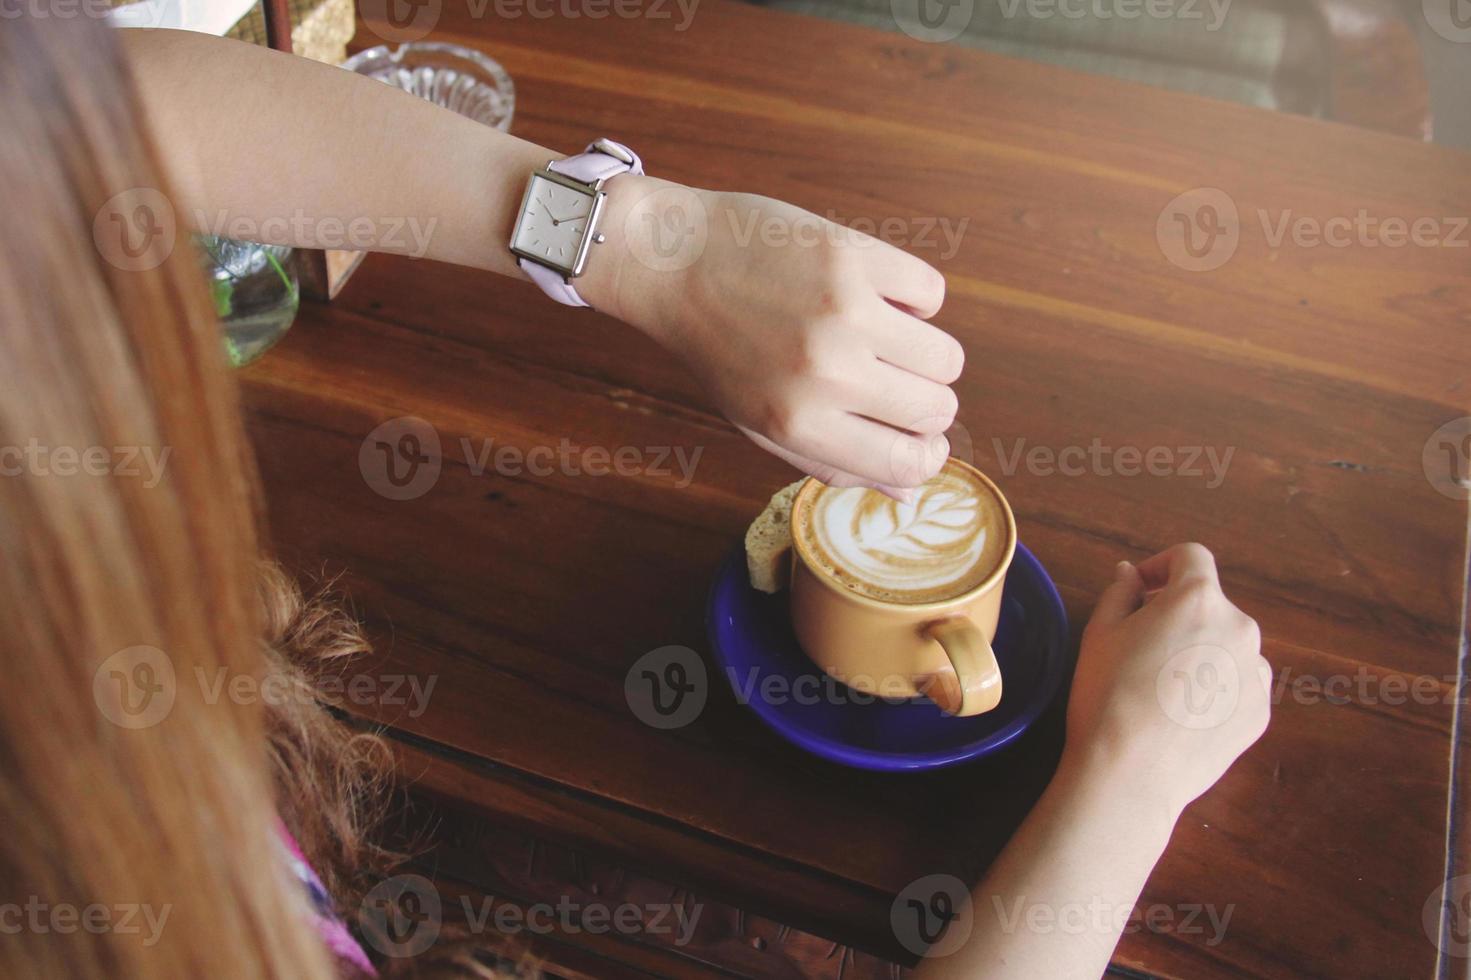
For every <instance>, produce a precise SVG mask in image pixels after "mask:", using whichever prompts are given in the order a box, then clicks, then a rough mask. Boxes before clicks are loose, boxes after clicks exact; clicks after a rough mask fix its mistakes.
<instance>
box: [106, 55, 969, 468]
mask: <svg viewBox="0 0 1471 980" xmlns="http://www.w3.org/2000/svg"><path fill="white" fill-rule="evenodd" d="M123 33H124V35H125V43H126V47H127V51H128V54H129V58H130V60H131V61H132V63H133V71H134V74H135V76H136V78H137V81H138V84H139V86H140V89H141V93H142V97H143V101H144V103H145V105H146V112H147V116H148V122H149V124H150V128H151V129H152V130H153V132H154V135H155V137H156V142H157V144H158V145H159V148H160V150H161V152H163V154H164V155H165V156H166V158H167V161H168V165H169V169H170V170H171V172H172V178H173V180H172V183H173V185H174V188H175V193H176V195H177V200H175V201H174V202H173V205H174V210H175V214H176V215H177V216H178V220H179V221H180V222H181V224H182V225H183V226H185V227H189V228H192V229H194V230H197V231H205V232H210V233H213V234H220V235H223V236H225V237H228V238H243V239H247V240H255V241H265V242H271V243H274V244H282V245H296V246H308V247H320V246H322V245H324V244H331V245H343V244H348V245H349V246H350V247H356V248H362V249H376V250H383V251H393V252H401V253H408V254H414V255H419V256H421V257H428V258H432V259H439V260H442V261H445V262H454V263H458V264H461V265H467V266H473V267H476V268H480V269H488V270H491V271H493V272H498V273H502V274H505V275H513V276H519V275H521V274H522V273H521V272H520V270H519V269H518V268H517V266H516V265H515V263H514V262H513V261H512V256H511V253H510V251H509V249H508V248H507V242H508V241H509V239H510V235H511V229H512V226H513V225H514V223H515V215H516V211H517V209H518V208H519V206H520V200H521V195H522V192H523V189H524V187H525V184H526V179H527V177H528V175H529V174H530V172H531V171H532V170H534V169H536V168H539V167H541V166H543V165H545V164H546V162H547V161H548V160H549V159H551V158H554V157H558V156H561V154H556V153H553V152H552V151H550V150H547V149H545V148H543V147H539V146H536V145H534V144H531V143H528V142H526V141H525V140H521V139H517V138H515V137H513V136H509V135H507V134H505V133H501V132H499V131H497V130H494V129H491V128H490V127H488V126H483V125H480V124H478V123H475V122H472V121H470V120H468V119H465V118H462V117H460V116H458V115H456V114H455V113H453V112H450V111H448V110H445V109H442V108H439V107H437V106H434V105H432V104H430V103H428V102H424V101H422V100H420V99H417V98H415V97H413V96H411V95H408V94H405V93H403V92H399V91H396V90H394V89H393V88H391V87H390V86H387V85H384V84H382V83H380V82H377V81H374V80H372V79H368V78H363V77H361V76H358V75H354V74H352V73H350V72H346V71H343V70H341V69H339V68H335V67H332V66H329V65H322V64H318V63H316V62H311V61H307V60H305V59H302V58H295V57H292V56H290V55H284V54H280V53H278V52H275V51H270V50H267V49H265V48H260V47H257V46H255V45H250V44H244V43H240V42H234V41H227V40H223V39H220V38H215V37H209V36H206V35H201V34H192V33H187V32H182V31H165V30H152V31H145V30H134V31H125V32H123ZM604 135H607V136H613V137H616V136H617V134H616V133H608V134H604V133H588V134H587V139H589V140H591V139H593V138H596V137H598V136H604ZM576 149H577V150H580V149H581V147H580V146H579V147H577V148H576ZM607 194H608V197H607V200H606V202H605V207H604V212H603V218H602V220H601V224H600V226H599V229H600V231H602V232H603V233H605V235H606V237H607V240H606V241H605V242H604V243H602V244H598V245H594V246H593V252H592V254H591V257H590V258H589V260H588V267H587V272H586V273H585V274H584V275H583V277H582V278H580V279H578V281H577V286H578V290H579V292H580V293H581V294H582V295H583V297H584V298H586V299H587V300H588V301H589V302H590V303H592V305H593V306H595V307H596V308H598V309H600V310H602V311H604V312H606V313H609V314H611V315H613V316H615V317H617V318H619V319H620V320H623V321H624V322H626V323H628V324H630V325H631V326H633V327H635V328H637V329H639V330H642V331H643V332H645V333H647V334H648V335H649V336H651V337H653V338H654V339H655V340H657V341H659V342H660V343H661V344H663V345H664V346H665V347H667V348H669V349H670V350H672V351H674V352H675V353H677V354H678V355H679V356H680V357H681V358H682V359H683V360H684V361H685V362H686V363H687V364H688V365H689V367H690V369H691V370H692V371H693V372H694V373H695V374H696V375H697V377H698V378H699V379H700V381H701V382H702V383H703V386H704V388H705V390H707V391H708V392H709V393H710V396H711V398H712V400H713V401H714V402H715V403H716V404H717V405H718V406H719V408H720V409H721V411H722V412H723V413H724V414H725V416H726V417H727V418H729V419H730V420H731V421H732V422H733V423H735V424H736V426H737V427H738V428H740V429H741V431H743V432H745V433H746V434H747V435H749V436H750V437H751V438H752V439H753V440H754V441H755V442H756V443H757V444H758V445H760V446H761V447H762V448H764V449H767V450H768V451H770V452H772V453H774V454H776V455H777V456H780V457H781V458H782V459H784V460H786V461H788V462H789V463H791V464H793V465H794V466H797V467H798V468H800V469H802V470H804V471H806V472H807V473H810V474H812V475H814V476H816V477H818V478H819V479H822V480H824V481H826V482H828V483H835V484H843V485H863V486H876V487H879V488H880V489H883V490H884V491H885V492H888V493H893V494H895V495H899V496H902V495H903V494H904V493H906V491H905V490H904V489H903V488H909V487H915V486H918V485H919V484H920V483H922V482H924V481H925V480H926V479H928V478H929V477H931V476H933V475H934V474H935V473H937V472H938V471H939V469H940V467H941V466H942V465H943V463H944V461H945V457H946V456H947V455H948V453H949V444H948V442H947V441H946V440H945V437H944V435H943V433H944V432H945V430H946V429H948V428H949V427H950V425H951V422H952V421H953V420H954V418H955V413H956V408H957V404H956V399H955V395H954V393H953V392H952V391H951V390H950V389H949V387H948V386H949V385H950V384H951V383H953V382H954V381H955V380H956V378H957V377H958V376H959V374H960V371H961V367H962V365H963V363H964V359H965V354H964V351H963V350H962V349H961V347H960V345H959V343H957V342H956V341H955V339H954V338H953V337H950V336H949V335H948V334H946V333H945V332H944V331H942V330H940V329H938V328H937V327H935V326H933V325H931V324H929V323H926V322H925V320H927V319H928V318H929V317H931V316H933V315H934V314H935V313H936V312H937V311H938V310H939V308H940V304H941V302H942V301H943V299H944V294H945V282H944V279H943V278H942V277H941V276H940V273H939V272H937V271H936V270H935V269H934V268H932V267H931V266H930V265H929V264H928V263H926V262H924V261H922V260H920V259H919V258H916V257H915V256H913V255H910V254H908V253H906V252H904V251H901V250H900V249H897V248H895V247H893V246H891V245H888V244H887V243H885V242H882V241H879V240H877V239H874V238H872V237H870V236H867V235H862V234H860V233H857V232H850V231H848V230H846V229H842V228H840V227H838V226H837V225H835V224H833V223H832V222H830V221H827V220H826V219H823V218H820V217H818V216H817V215H815V214H811V213H809V212H807V211H803V210H802V209H800V208H796V207H793V206H792V205H790V204H786V203H783V202H781V201H776V200H772V199H770V198H766V197H759V196H757V195H753V194H738V193H729V192H716V191H708V190H699V189H694V188H687V187H682V186H680V185H678V184H673V183H671V182H669V181H664V180H659V179H657V178H654V177H647V176H635V175H632V174H626V175H623V176H619V177H614V178H613V179H611V180H610V181H609V182H608V184H607ZM772 227H776V228H777V229H778V231H780V232H782V233H781V234H779V235H776V236H766V235H756V236H754V237H752V236H751V235H750V234H749V229H751V228H762V229H769V228H772ZM354 229H355V230H356V232H357V233H358V234H356V235H355V236H354V237H353V238H352V239H351V240H350V242H347V243H344V242H343V240H342V238H341V235H342V233H343V232H344V230H345V231H347V232H349V233H352V232H353V231H354ZM670 229H674V230H675V231H676V234H674V235H673V237H672V239H667V240H666V238H667V236H668V235H669V232H670ZM329 234H330V235H332V236H333V239H334V240H333V241H330V242H328V241H326V240H325V239H326V236H327V235H329ZM671 242H672V246H673V248H672V250H671V248H670V245H671Z"/></svg>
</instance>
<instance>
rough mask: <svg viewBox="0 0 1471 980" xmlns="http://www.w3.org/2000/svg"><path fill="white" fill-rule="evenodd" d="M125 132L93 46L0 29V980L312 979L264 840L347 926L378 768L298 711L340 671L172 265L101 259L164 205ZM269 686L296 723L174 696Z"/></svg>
mask: <svg viewBox="0 0 1471 980" xmlns="http://www.w3.org/2000/svg"><path fill="white" fill-rule="evenodd" d="M142 120H143V115H142V113H141V112H140V111H139V107H138V105H137V98H136V95H135V91H134V87H133V85H132V83H131V81H130V78H129V74H128V71H127V66H126V65H125V63H124V61H123V55H122V54H121V52H120V50H119V46H118V44H117V43H116V39H115V38H114V37H113V36H112V32H111V30H110V29H109V28H106V27H104V26H102V25H100V24H98V23H96V22H91V23H89V22H88V20H87V18H85V17H78V18H73V19H70V20H60V19H55V18H52V19H49V20H41V19H35V18H30V17H21V18H18V19H14V20H11V21H8V22H7V23H6V24H5V26H4V27H3V29H0V215H3V216H4V221H5V225H6V227H5V231H4V233H3V234H0V664H3V666H4V673H3V675H0V684H3V688H0V697H3V701H4V708H3V710H0V822H3V826H4V833H3V834H0V903H4V904H5V905H7V906H14V907H16V908H17V909H19V910H22V912H21V913H20V914H26V913H24V911H23V910H26V909H29V908H31V907H35V908H37V909H39V910H41V911H39V912H38V913H37V914H36V916H35V917H33V918H28V919H27V920H26V922H25V923H24V925H23V927H22V928H21V930H20V931H19V932H17V933H15V934H13V935H7V936H5V937H4V940H3V941H0V976H4V977H7V978H31V977H68V978H75V980H90V978H98V980H101V978H119V977H142V976H148V977H191V978H192V977H204V976H231V977H242V978H248V977H260V978H266V977H294V978H295V977H299V978H305V980H311V978H327V977H336V976H338V975H339V971H340V969H341V966H340V965H339V964H338V963H336V962H334V960H333V959H332V957H331V956H330V955H329V954H328V952H327V951H326V949H325V948H324V946H323V944H322V942H321V940H320V938H319V937H318V935H317V933H316V931H315V930H314V928H313V926H312V924H311V920H310V917H309V913H308V908H307V900H306V896H305V893H304V890H303V889H302V888H301V886H300V884H299V883H298V882H297V881H295V880H294V879H292V878H290V877H289V873H288V870H287V866H286V862H285V860H284V859H283V853H282V850H281V845H280V842H279V841H278V840H277V839H275V837H276V834H277V829H276V828H277V824H276V821H277V819H278V818H279V819H280V820H281V821H282V822H283V823H284V824H285V825H286V827H287V828H288V829H289V830H290V831H291V832H292V833H293V834H294V835H295V837H296V838H297V840H298V841H299V842H300V844H301V846H302V848H303V850H304V852H305V853H306V855H307V857H308V858H309V860H311V861H312V863H313V865H314V866H315V867H316V869H317V870H318V872H319V874H320V875H321V876H322V877H323V879H324V883H325V885H326V887H327V888H328V890H329V891H330V892H331V893H332V895H333V896H335V898H336V900H337V903H338V905H339V908H340V911H342V912H344V913H349V918H350V913H351V912H352V911H354V910H355V908H356V904H355V903H356V901H357V899H358V898H359V897H360V896H361V894H362V893H363V891H365V890H366V889H367V888H369V887H370V886H371V884H372V883H373V882H375V881H376V880H377V879H378V878H379V877H380V876H381V875H382V874H383V873H384V872H385V871H386V869H387V868H388V866H389V862H390V861H391V860H392V859H393V855H391V854H390V853H389V852H387V851H384V850H382V849H380V848H378V847H377V846H376V845H374V844H373V843H371V837H370V834H371V832H372V831H373V829H374V822H375V820H376V818H377V816H378V815H379V814H380V813H381V810H382V805H383V804H382V801H383V799H384V796H385V794H384V786H385V772H386V762H387V757H386V751H385V750H384V749H383V747H382V745H381V744H380V743H379V742H378V740H377V739H375V738H373V737H371V736H368V735H363V734H358V733H355V732H354V731H352V730H350V729H348V728H347V727H346V726H344V725H342V724H340V723H339V722H338V721H336V720H335V719H334V718H333V717H332V716H331V715H330V714H328V713H327V712H326V711H325V710H324V709H323V708H322V707H321V706H320V705H319V704H317V703H316V701H315V700H314V699H313V697H312V696H311V695H312V692H313V690H314V688H313V674H314V672H316V671H318V670H320V669H324V668H325V669H331V664H332V663H334V662H340V661H341V658H343V657H349V656H352V655H354V654H356V653H358V652H360V651H362V650H363V649H364V646H365V645H364V643H363V640H362V636H361V634H360V633H359V632H358V630H357V628H356V626H355V624H354V623H353V622H352V620H351V619H349V618H348V617H347V616H346V615H344V614H343V612H342V611H341V610H340V609H339V608H338V607H337V606H335V605H333V604H331V603H330V602H328V601H324V600H321V599H317V600H313V601H307V600H305V599H303V597H302V596H301V594H300V593H299V592H298V591H297V590H296V588H295V586H294V585H293V584H292V583H291V582H290V581H289V579H287V578H286V576H285V575H284V574H283V573H281V572H280V570H279V569H277V568H275V567H274V566H272V565H270V564H269V563H263V562H262V560H261V557H260V534H259V531H258V527H259V520H260V515H259V513H258V507H257V504H256V500H257V481H256V476H255V471H254V466H253V461H252V459H251V455H250V452H249V448H248V445H247V442H246V437H245V433H244V431H243V426H242V421H241V414H240V405H239V398H238V393H237V389H236V383H235V379H234V377H233V375H232V374H231V373H230V371H229V369H228V367H227V365H226V361H225V357H224V353H223V350H222V343H221V338H220V333H219V326H218V324H217V323H216V321H215V319H214V315H213V311H212V309H211V304H210V301H209V298H208V296H207V293H206V290H205V287H204V281H203V276H202V273H201V270H200V267H199V262H198V259H197V257H196V256H195V255H194V253H193V250H192V249H191V248H190V247H189V244H188V241H187V239H184V238H182V236H181V237H180V240H179V241H177V242H175V243H174V245H173V247H172V248H171V249H169V248H166V247H165V248H163V249H162V251H160V253H159V254H157V255H152V256H149V255H146V254H144V253H143V252H137V253H135V252H132V251H129V252H125V253H121V254H119V253H116V252H115V251H114V250H113V249H112V248H110V247H107V245H106V235H107V234H108V233H109V229H108V228H107V227H106V221H107V220H108V218H109V216H110V215H114V214H117V213H118V212H119V209H118V207H117V206H116V203H117V200H118V199H117V197H116V195H118V194H119V193H125V194H129V193H130V194H131V195H132V197H125V198H124V200H125V201H128V200H135V199H136V200H142V199H145V198H146V197H147V195H149V194H158V195H160V196H161V197H162V199H164V200H166V199H167V197H168V182H167V180H166V179H165V175H164V172H163V168H162V166H161V165H160V158H159V155H158V154H157V153H156V151H155V148H154V147H153V145H152V144H151V143H150V140H149V138H148V135H147V132H146V129H145V127H144V125H143V123H142ZM140 195H142V197H140ZM110 201H111V202H113V203H112V204H109V202H110ZM136 215H137V212H136V209H134V210H133V211H131V212H129V211H127V210H126V209H124V210H123V217H124V219H128V218H129V217H130V216H136ZM99 216H101V217H99ZM152 217H153V218H154V219H155V220H157V218H158V216H157V215H153V216H152ZM141 227H142V226H141V225H140V228H141ZM135 230H136V229H135ZM153 230H155V231H156V230H157V228H156V227H155V228H153ZM94 231H95V235H94ZM165 237H166V236H165ZM140 255H141V256H143V259H144V261H134V260H135V259H137V258H138V257H139V256H140ZM153 259H157V261H153ZM140 459H148V460H153V461H155V462H159V461H161V463H162V465H161V467H159V468H158V471H157V472H153V471H152V470H147V469H144V468H142V467H141V466H139V464H138V461H139V460H140ZM170 671H171V672H172V680H170V678H169V676H167V675H168V674H169V672H170ZM267 675H276V676H277V677H278V678H279V677H281V676H284V677H286V678H287V679H288V681H289V684H290V685H291V686H292V687H293V689H294V690H295V691H296V692H297V693H298V694H299V695H300V696H294V697H284V698H282V697H277V698H271V699H260V698H254V699H232V698H231V697H228V696H224V697H218V696H216V697H213V698H212V697H210V696H209V691H210V690H211V688H210V686H209V685H205V684H201V683H195V682H194V679H195V678H196V677H226V678H236V677H242V678H249V679H251V681H253V682H255V683H261V682H262V681H263V680H264V679H265V678H266V677H267ZM155 697H157V698H159V699H160V700H158V701H152V700H150V699H152V698H155ZM140 698H141V699H142V700H140ZM140 705H141V706H142V710H141V711H140ZM99 906H100V907H102V908H103V909H106V910H107V912H106V913H105V914H106V919H105V920H104V919H103V915H104V913H101V912H97V911H92V912H88V911H87V910H88V909H95V908H96V907H99ZM66 909H70V910H71V912H66V911H64V910H66ZM56 910H63V911H62V912H61V916H60V917H58V915H57V914H56ZM130 910H131V911H130ZM89 915H90V916H91V918H90V919H88V918H87V916H89ZM124 919H126V920H127V922H126V923H125V922H124ZM160 919H162V921H161V922H160V921H159V920H160ZM67 922H70V923H71V927H70V928H67V927H66V926H67ZM79 923H80V924H79ZM86 923H90V925H86ZM147 923H153V924H156V925H157V928H156V929H155V928H150V927H149V926H148V925H146V924H147ZM129 924H131V928H129V927H128V925H129ZM93 926H98V927H96V928H94V927H93ZM140 926H141V927H140ZM7 931H9V930H7ZM443 952H444V951H441V953H443ZM439 958H440V959H444V960H447V961H448V960H452V961H453V962H452V964H449V963H447V969H446V971H440V970H434V971H433V972H436V973H442V972H460V973H467V974H469V975H480V976H490V975H491V971H490V970H489V969H486V968H484V967H479V966H477V965H476V962H475V960H474V958H473V957H471V956H469V955H468V954H461V953H456V954H454V955H451V956H448V957H445V956H441V957H439ZM423 966H425V964H419V965H418V966H414V965H412V964H403V965H401V970H403V971H409V970H410V969H413V970H414V971H415V972H418V970H419V969H420V968H422V967H423ZM450 966H452V967H453V970H449V967H450Z"/></svg>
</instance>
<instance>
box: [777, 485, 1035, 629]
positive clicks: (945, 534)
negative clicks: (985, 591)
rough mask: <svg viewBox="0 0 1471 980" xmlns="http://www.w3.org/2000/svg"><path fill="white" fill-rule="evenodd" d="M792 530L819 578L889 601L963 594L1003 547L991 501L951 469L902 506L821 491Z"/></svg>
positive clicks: (863, 494) (1004, 536) (861, 494)
mask: <svg viewBox="0 0 1471 980" xmlns="http://www.w3.org/2000/svg"><path fill="white" fill-rule="evenodd" d="M800 525H801V528H800V530H801V532H802V533H803V535H804V537H805V539H806V543H807V544H808V546H809V549H810V550H811V552H812V553H813V556H814V557H815V558H816V559H817V561H818V562H819V564H820V565H821V566H822V567H823V570H824V571H826V572H827V573H828V574H830V575H832V576H833V577H835V578H837V579H838V580H839V581H841V582H842V583H843V584H844V585H847V586H848V587H849V588H852V589H854V590H855V591H857V592H859V593H862V594H864V595H868V596H871V597H873V598H876V599H881V600H885V601H891V602H929V601H933V600H937V599H946V598H950V597H952V596H957V595H960V594H962V593H964V592H966V591H969V590H970V589H972V588H974V587H975V586H977V585H979V584H980V583H981V582H982V581H983V580H984V579H985V578H986V577H987V576H988V575H989V574H990V572H991V571H992V570H993V569H994V568H995V567H996V566H997V565H998V564H999V563H1000V561H1001V560H1002V558H1003V552H1004V551H1005V549H1006V547H1007V540H1008V529H1007V526H1006V521H1005V517H1004V515H1003V513H1002V510H1001V505H1000V503H999V501H998V500H997V498H996V497H995V496H994V495H993V494H992V493H991V492H990V491H989V490H988V489H986V487H985V486H984V485H983V484H982V483H981V481H979V480H977V479H975V478H974V477H973V476H972V475H971V474H969V473H967V472H966V471H965V470H963V469H961V468H959V467H956V466H951V465H947V466H946V468H945V469H944V470H943V471H941V473H940V474H939V475H938V476H937V477H935V478H934V479H933V480H931V481H929V482H928V483H926V484H925V485H924V486H923V487H920V488H919V489H918V490H916V491H915V494H914V499H913V500H912V501H911V502H910V503H907V504H904V503H900V502H899V501H897V500H893V499H891V498H889V497H886V496H884V495H883V494H880V493H878V492H877V491H873V490H867V489H863V488H859V487H854V488H838V487H824V488H822V489H821V491H820V492H818V493H816V494H815V495H813V496H812V498H811V499H810V501H809V504H808V506H807V507H806V508H805V513H803V514H802V515H801V521H800Z"/></svg>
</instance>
